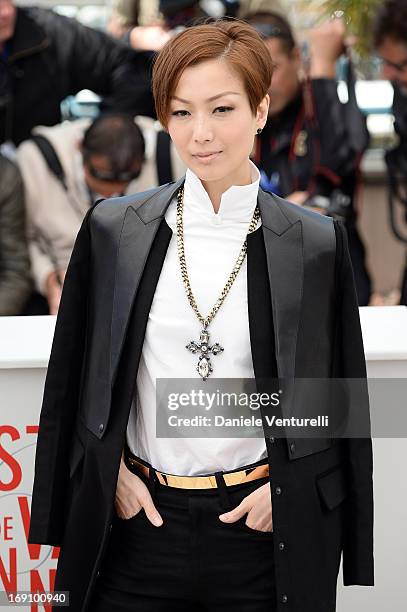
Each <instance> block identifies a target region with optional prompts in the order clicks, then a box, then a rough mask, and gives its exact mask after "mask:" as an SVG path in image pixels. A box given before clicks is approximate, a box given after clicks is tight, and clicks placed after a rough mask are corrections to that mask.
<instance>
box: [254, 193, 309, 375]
mask: <svg viewBox="0 0 407 612" xmlns="http://www.w3.org/2000/svg"><path fill="white" fill-rule="evenodd" d="M258 205H259V209H260V213H261V219H262V228H263V235H264V244H265V248H266V258H267V269H268V275H269V282H270V290H271V303H272V311H273V321H274V334H275V343H276V358H277V368H278V375H279V377H280V378H293V377H294V375H295V357H296V348H297V337H298V329H299V322H300V313H301V299H302V288H303V276H304V260H303V254H302V248H303V244H302V226H301V222H300V221H299V220H298V221H295V222H294V223H293V222H291V221H290V219H289V218H288V217H287V216H286V215H285V214H284V212H283V210H282V209H281V208H280V206H279V203H278V199H277V198H275V197H274V196H272V195H271V194H268V193H266V192H264V191H263V190H262V189H259V195H258Z"/></svg>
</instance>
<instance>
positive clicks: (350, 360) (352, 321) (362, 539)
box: [334, 221, 374, 586]
mask: <svg viewBox="0 0 407 612" xmlns="http://www.w3.org/2000/svg"><path fill="white" fill-rule="evenodd" d="M334 224H335V233H336V240H337V254H336V255H337V257H336V264H337V265H336V270H337V279H336V287H337V302H336V303H337V317H336V321H337V323H336V342H335V346H336V355H335V357H336V363H335V367H334V370H335V372H334V376H335V377H337V378H346V379H356V380H355V381H353V383H352V381H351V384H350V385H349V388H350V389H351V391H350V409H351V410H357V411H358V413H359V414H358V423H362V424H363V427H364V437H363V438H356V437H348V438H345V439H344V440H343V442H344V445H345V455H346V465H347V470H348V484H349V496H348V498H347V500H346V503H345V509H344V511H345V522H344V531H343V584H344V586H349V585H368V586H373V585H374V562H373V454H372V440H371V437H370V414H369V397H368V389H367V380H366V361H365V353H364V348H363V339H362V331H361V326H360V319H359V309H358V302H357V295H356V288H355V281H354V276H353V270H352V264H351V260H350V255H349V248H348V239H347V234H346V229H345V227H344V225H343V224H342V223H341V222H340V221H334ZM352 390H356V391H355V397H352ZM365 432H368V435H365Z"/></svg>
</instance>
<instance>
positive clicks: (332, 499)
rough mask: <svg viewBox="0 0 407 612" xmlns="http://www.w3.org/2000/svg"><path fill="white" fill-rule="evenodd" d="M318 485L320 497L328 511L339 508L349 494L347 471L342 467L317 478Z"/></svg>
mask: <svg viewBox="0 0 407 612" xmlns="http://www.w3.org/2000/svg"><path fill="white" fill-rule="evenodd" d="M316 484H317V489H318V492H319V495H320V497H321V499H322V501H323V503H324V504H325V506H326V507H327V508H328V510H333V509H334V508H336V506H339V504H340V503H342V502H343V500H344V499H345V498H346V497H347V495H348V492H349V489H348V482H347V478H346V471H345V468H344V467H343V466H342V465H340V466H338V467H336V468H335V469H333V470H331V471H330V472H328V473H327V474H323V475H322V476H319V477H317V483H316Z"/></svg>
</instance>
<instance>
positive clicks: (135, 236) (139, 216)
mask: <svg viewBox="0 0 407 612" xmlns="http://www.w3.org/2000/svg"><path fill="white" fill-rule="evenodd" d="M183 181H184V177H183V178H182V179H180V180H179V181H177V182H176V183H173V184H171V185H170V186H168V187H166V188H164V189H163V190H162V191H160V192H159V193H158V194H155V195H154V196H152V197H151V198H149V199H147V200H145V201H144V202H143V203H142V204H141V205H140V206H139V207H138V208H133V206H131V205H130V206H129V207H128V209H127V211H126V214H125V218H124V221H123V227H122V232H121V235H120V240H119V245H118V251H117V260H116V276H115V287H114V295H113V310H112V322H111V331H110V336H111V351H110V381H111V387H113V385H114V381H115V378H116V374H117V366H118V363H119V358H120V354H121V351H122V347H123V343H124V339H125V335H126V330H127V325H128V321H129V317H130V313H131V309H132V305H133V302H134V298H135V296H136V293H137V289H138V286H139V283H140V279H141V276H142V274H143V271H144V267H145V264H146V261H147V257H148V254H149V252H150V249H151V245H152V244H153V241H154V238H155V235H156V233H157V230H158V228H159V226H160V223H161V221H162V219H163V217H164V215H165V212H166V210H167V208H168V205H169V203H170V202H171V200H172V198H173V196H174V194H175V193H176V191H177V190H178V189H179V187H180V186H181V185H182V183H183Z"/></svg>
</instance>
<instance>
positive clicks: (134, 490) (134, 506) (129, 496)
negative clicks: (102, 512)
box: [115, 454, 163, 527]
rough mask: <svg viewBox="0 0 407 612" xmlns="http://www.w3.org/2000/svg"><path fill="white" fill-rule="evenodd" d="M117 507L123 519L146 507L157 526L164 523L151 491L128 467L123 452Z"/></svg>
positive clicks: (150, 518)
mask: <svg viewBox="0 0 407 612" xmlns="http://www.w3.org/2000/svg"><path fill="white" fill-rule="evenodd" d="M115 507H116V512H117V515H118V516H119V518H121V519H130V518H132V517H133V516H135V515H136V514H138V513H139V512H140V511H141V509H142V508H144V511H145V513H146V516H147V518H148V520H149V521H150V522H151V523H152V524H153V525H154V526H155V527H161V525H162V524H163V520H162V518H161V516H160V514H159V512H158V510H157V508H156V507H155V505H154V502H153V499H152V497H151V495H150V491H149V490H148V488H147V487H146V485H145V484H144V482H143V481H142V480H141V478H139V477H138V476H136V475H135V474H133V472H130V470H128V469H127V467H126V464H125V463H124V460H123V454H122V457H121V460H120V469H119V476H118V478H117V486H116V499H115Z"/></svg>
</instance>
